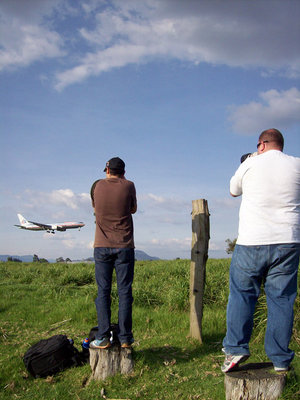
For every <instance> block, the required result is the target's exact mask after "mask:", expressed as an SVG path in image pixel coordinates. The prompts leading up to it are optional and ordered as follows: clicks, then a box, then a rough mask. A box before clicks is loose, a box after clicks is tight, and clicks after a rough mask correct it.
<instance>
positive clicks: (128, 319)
mask: <svg viewBox="0 0 300 400" xmlns="http://www.w3.org/2000/svg"><path fill="white" fill-rule="evenodd" d="M94 258H95V277H96V282H97V285H98V297H97V298H96V300H95V304H96V310H97V317H98V334H97V336H96V338H97V339H102V338H104V337H109V336H110V323H111V321H110V318H111V308H110V306H111V285H112V275H113V270H114V268H115V270H116V277H117V288H118V296H119V321H118V324H119V332H118V337H119V340H120V342H121V343H125V342H126V343H132V342H133V335H132V303H133V297H132V282H133V276H134V249H129V248H124V249H123V248H122V249H116V248H109V247H96V248H95V249H94Z"/></svg>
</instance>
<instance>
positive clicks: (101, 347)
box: [90, 343, 110, 349]
mask: <svg viewBox="0 0 300 400" xmlns="http://www.w3.org/2000/svg"><path fill="white" fill-rule="evenodd" d="M109 347H110V343H108V344H106V345H105V346H95V345H93V346H90V349H108V348H109Z"/></svg>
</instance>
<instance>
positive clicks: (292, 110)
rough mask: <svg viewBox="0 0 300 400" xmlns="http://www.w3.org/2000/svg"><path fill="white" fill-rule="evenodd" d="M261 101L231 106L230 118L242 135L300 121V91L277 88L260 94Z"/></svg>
mask: <svg viewBox="0 0 300 400" xmlns="http://www.w3.org/2000/svg"><path fill="white" fill-rule="evenodd" d="M259 97H260V99H261V101H260V102H257V101H253V102H251V103H249V104H243V105H241V106H231V107H230V110H229V112H230V115H229V120H230V121H231V123H232V127H233V130H234V131H235V132H237V133H240V134H241V135H251V134H255V135H257V132H260V131H262V130H263V129H267V128H275V127H277V128H279V129H282V128H287V127H289V126H292V125H294V124H296V123H299V122H300V91H299V90H298V89H297V88H291V89H289V90H286V91H281V92H280V91H277V90H275V89H273V90H269V91H267V92H262V93H260V94H259Z"/></svg>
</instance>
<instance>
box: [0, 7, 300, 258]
mask: <svg viewBox="0 0 300 400" xmlns="http://www.w3.org/2000/svg"><path fill="white" fill-rule="evenodd" d="M299 20H300V2H299V1H297V0H292V1H290V0H281V1H276V0H272V1H270V0H261V1H255V2H253V1H251V0H249V1H248V0H244V1H243V0H241V1H237V0H234V1H231V0H227V1H217V0H216V1H214V0H210V1H205V0H204V1H196V0H185V1H182V0H159V1H158V0H157V1H156V0H145V1H140V0H128V1H124V0H111V1H104V0H86V1H84V0H82V1H68V0H43V1H40V0H27V1H26V2H24V1H22V0H10V1H4V2H1V4H0V82H1V91H0V96H1V100H0V101H1V103H0V104H1V107H0V113H1V115H0V119H1V125H0V129H1V143H0V154H1V157H0V159H1V170H2V173H1V186H0V190H1V200H0V220H1V223H0V239H1V240H0V254H15V255H23V254H38V255H39V256H40V257H45V258H58V257H60V256H62V257H64V258H65V257H69V258H71V259H82V258H86V257H90V256H92V254H93V250H92V243H93V236H94V218H93V213H92V208H91V204H90V199H89V190H90V187H91V185H92V183H93V182H94V181H95V180H96V179H99V178H104V173H103V168H104V166H105V162H106V161H107V160H108V159H109V158H111V157H115V156H119V157H121V158H122V159H123V160H124V161H125V163H126V177H127V179H130V180H133V181H134V182H135V185H136V189H137V197H138V212H137V213H136V214H135V215H134V223H135V242H136V248H137V249H139V250H143V251H146V252H147V253H148V254H150V255H153V256H158V257H161V258H167V259H173V258H176V257H181V258H189V257H190V245H191V215H190V214H191V210H192V200H195V199H201V198H204V199H207V200H208V206H209V210H210V214H211V216H210V223H211V232H210V235H211V239H210V256H211V257H215V256H218V257H219V256H225V255H226V252H225V247H226V243H225V240H226V239H227V238H231V239H233V238H235V237H236V236H237V228H238V210H239V205H240V199H233V198H231V197H230V195H229V180H230V178H231V176H232V175H233V174H234V172H235V169H236V168H237V167H238V165H239V160H240V157H241V155H242V154H244V153H246V152H251V151H255V150H256V143H257V138H258V136H259V134H260V133H261V132H262V131H263V130H264V129H267V128H271V127H275V128H277V129H280V130H281V131H282V133H283V135H284V137H285V141H286V145H285V152H287V153H289V154H291V155H294V156H298V157H299V153H300V135H299V126H300V88H299V77H300V51H299V50H300V49H299V43H300V24H299ZM17 213H21V214H23V215H24V216H25V217H26V218H27V219H29V220H37V221H40V222H46V223H48V222H63V221H84V222H85V224H86V225H85V227H84V228H83V229H82V230H81V231H80V232H78V231H77V230H75V231H67V232H65V233H64V232H58V233H56V234H55V235H51V234H47V233H43V232H28V231H23V230H19V229H18V228H16V227H14V224H17V223H18V219H17Z"/></svg>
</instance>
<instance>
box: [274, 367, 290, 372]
mask: <svg viewBox="0 0 300 400" xmlns="http://www.w3.org/2000/svg"><path fill="white" fill-rule="evenodd" d="M274 369H275V371H276V372H287V371H288V370H289V367H274Z"/></svg>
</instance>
